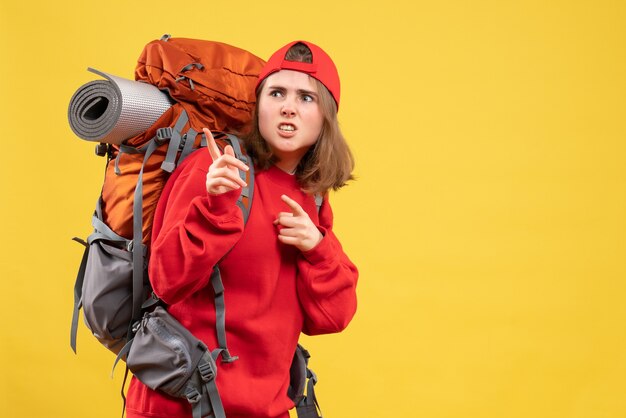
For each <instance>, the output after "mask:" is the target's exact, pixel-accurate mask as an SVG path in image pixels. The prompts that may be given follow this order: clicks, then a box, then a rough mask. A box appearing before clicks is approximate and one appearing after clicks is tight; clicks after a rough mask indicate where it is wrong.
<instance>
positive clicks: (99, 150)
mask: <svg viewBox="0 0 626 418" xmlns="http://www.w3.org/2000/svg"><path fill="white" fill-rule="evenodd" d="M107 152H109V145H108V144H105V143H104V142H101V143H99V144H98V145H96V155H97V156H98V157H104V156H105V155H107Z"/></svg>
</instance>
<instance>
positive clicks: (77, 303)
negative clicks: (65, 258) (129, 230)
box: [70, 246, 89, 354]
mask: <svg viewBox="0 0 626 418" xmlns="http://www.w3.org/2000/svg"><path fill="white" fill-rule="evenodd" d="M88 255H89V246H85V252H83V259H82V260H81V262H80V267H79V268H78V274H77V275H76V283H74V311H73V313H72V327H71V328H70V347H72V350H73V351H74V354H76V334H77V333H78V312H79V311H80V308H81V306H82V304H83V300H82V299H83V281H84V280H85V269H86V267H87V257H88Z"/></svg>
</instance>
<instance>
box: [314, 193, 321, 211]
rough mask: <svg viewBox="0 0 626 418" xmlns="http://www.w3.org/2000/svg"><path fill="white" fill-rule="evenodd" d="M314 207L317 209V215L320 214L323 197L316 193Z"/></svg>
mask: <svg viewBox="0 0 626 418" xmlns="http://www.w3.org/2000/svg"><path fill="white" fill-rule="evenodd" d="M313 197H314V198H315V207H316V208H317V213H320V209H321V208H322V203H324V196H323V195H321V194H319V193H317V194H316V195H315V196H313Z"/></svg>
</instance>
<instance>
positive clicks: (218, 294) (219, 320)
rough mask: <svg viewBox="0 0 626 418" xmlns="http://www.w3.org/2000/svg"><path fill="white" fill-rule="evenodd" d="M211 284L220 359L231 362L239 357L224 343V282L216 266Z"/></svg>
mask: <svg viewBox="0 0 626 418" xmlns="http://www.w3.org/2000/svg"><path fill="white" fill-rule="evenodd" d="M211 285H212V286H213V292H214V293H215V329H216V332H217V343H218V344H219V346H220V349H221V354H222V361H223V362H225V363H232V362H233V361H235V360H237V359H238V358H239V357H237V356H231V355H230V352H229V351H228V345H227V344H226V304H225V303H224V284H223V283H222V275H221V274H220V269H219V267H218V266H215V267H214V268H213V272H212V273H211Z"/></svg>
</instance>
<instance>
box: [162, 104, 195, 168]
mask: <svg viewBox="0 0 626 418" xmlns="http://www.w3.org/2000/svg"><path fill="white" fill-rule="evenodd" d="M188 121H189V117H188V116H187V112H186V111H184V110H183V111H182V112H181V114H180V115H179V116H178V119H177V120H176V123H175V124H174V129H173V131H172V137H171V138H170V144H169V146H168V148H167V154H166V155H165V160H164V161H163V164H161V168H162V169H163V170H165V171H167V172H168V173H171V172H172V171H174V169H175V168H176V157H177V155H178V147H179V146H180V142H181V141H182V134H181V132H182V130H183V128H184V127H185V125H186V124H187V122H188Z"/></svg>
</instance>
